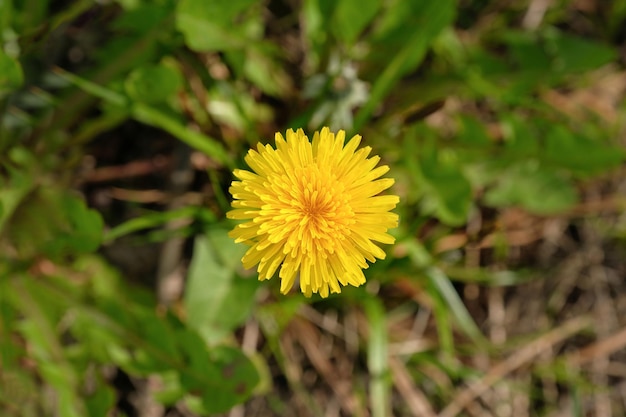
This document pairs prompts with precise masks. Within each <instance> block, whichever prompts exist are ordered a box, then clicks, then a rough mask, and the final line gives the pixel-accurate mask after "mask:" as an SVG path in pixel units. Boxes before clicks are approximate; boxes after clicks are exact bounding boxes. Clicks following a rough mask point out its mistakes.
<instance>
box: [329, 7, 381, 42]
mask: <svg viewBox="0 0 626 417" xmlns="http://www.w3.org/2000/svg"><path fill="white" fill-rule="evenodd" d="M380 7H381V0H339V1H338V2H337V5H336V6H335V10H334V14H333V17H332V20H331V28H332V31H333V33H334V34H335V36H337V38H338V39H340V40H342V41H344V42H346V43H348V44H351V43H353V42H354V41H355V40H356V39H357V37H358V36H359V34H360V33H361V32H362V31H363V29H365V27H366V26H367V25H368V24H369V23H370V22H371V21H372V19H374V17H375V16H376V14H377V12H378V10H379V9H380Z"/></svg>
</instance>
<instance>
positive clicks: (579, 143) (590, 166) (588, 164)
mask: <svg viewBox="0 0 626 417" xmlns="http://www.w3.org/2000/svg"><path fill="white" fill-rule="evenodd" d="M545 142H546V144H545V151H544V153H542V155H541V157H542V159H543V160H545V161H548V162H550V163H551V164H553V165H554V166H560V167H564V168H567V169H569V170H571V171H572V172H574V173H576V174H579V175H585V176H588V175H593V174H599V173H601V172H606V171H607V170H609V169H611V168H614V167H617V166H619V165H620V164H621V163H623V162H624V159H625V157H626V153H625V151H624V149H623V148H618V147H615V146H610V145H608V144H606V143H602V142H600V141H598V140H593V139H591V138H589V137H586V136H583V135H582V134H580V133H578V132H575V131H572V130H570V129H566V128H565V127H564V126H561V125H556V126H554V127H553V128H551V129H550V131H549V133H548V135H547V137H546V138H545Z"/></svg>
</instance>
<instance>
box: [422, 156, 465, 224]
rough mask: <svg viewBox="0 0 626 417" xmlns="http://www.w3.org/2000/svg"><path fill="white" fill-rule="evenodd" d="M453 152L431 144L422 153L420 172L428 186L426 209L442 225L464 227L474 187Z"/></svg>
mask: <svg viewBox="0 0 626 417" xmlns="http://www.w3.org/2000/svg"><path fill="white" fill-rule="evenodd" d="M459 165H460V164H459V160H458V158H457V157H456V154H455V153H454V152H453V151H452V150H446V151H439V150H437V149H436V148H435V147H434V145H432V144H430V145H429V146H425V147H424V148H423V149H422V154H421V156H420V170H421V175H422V178H423V180H424V182H425V186H426V190H425V191H426V192H425V194H424V209H425V211H426V212H428V213H432V214H434V215H435V216H437V218H439V219H440V220H441V221H442V222H443V223H446V224H449V225H451V226H456V225H460V224H463V223H464V222H465V221H466V220H467V215H468V213H469V209H470V206H471V203H472V187H471V184H470V182H469V180H468V179H467V178H466V176H465V175H464V174H463V172H462V171H461V168H460V166H459Z"/></svg>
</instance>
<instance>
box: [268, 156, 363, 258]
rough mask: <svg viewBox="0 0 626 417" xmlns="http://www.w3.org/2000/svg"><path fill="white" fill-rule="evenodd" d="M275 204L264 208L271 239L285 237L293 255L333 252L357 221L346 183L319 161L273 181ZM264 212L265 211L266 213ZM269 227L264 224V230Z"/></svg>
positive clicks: (323, 255)
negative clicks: (346, 189) (321, 168)
mask: <svg viewBox="0 0 626 417" xmlns="http://www.w3.org/2000/svg"><path fill="white" fill-rule="evenodd" d="M272 182H273V185H274V187H273V189H274V191H275V195H274V196H273V198H271V197H270V198H271V200H272V201H273V202H274V203H275V204H271V205H270V206H266V207H264V208H263V209H262V214H265V215H266V216H267V217H271V220H272V221H270V222H269V223H266V224H268V225H269V224H271V225H272V226H273V227H269V228H270V229H271V230H268V233H269V234H270V235H272V236H271V237H270V240H272V241H279V240H283V239H284V240H285V249H284V251H285V253H291V254H292V255H293V256H296V255H298V254H301V255H310V254H311V253H312V252H313V251H316V252H319V253H320V254H321V255H322V257H326V254H327V253H332V252H333V251H334V247H335V246H336V243H337V242H338V241H339V240H343V239H345V238H346V237H347V236H349V235H350V225H351V224H353V223H354V222H355V220H354V213H353V211H352V209H351V207H350V204H349V195H347V194H346V193H345V187H344V184H343V183H342V182H341V180H339V179H337V178H336V177H335V176H334V175H333V174H332V173H330V172H326V171H323V170H320V168H319V167H318V166H317V164H311V165H310V166H307V167H303V168H296V169H294V170H293V171H292V172H290V173H288V174H287V175H286V176H282V178H280V179H279V178H275V179H274V180H273V181H272ZM263 212H264V213H263ZM267 227H268V226H261V228H262V229H265V228H267Z"/></svg>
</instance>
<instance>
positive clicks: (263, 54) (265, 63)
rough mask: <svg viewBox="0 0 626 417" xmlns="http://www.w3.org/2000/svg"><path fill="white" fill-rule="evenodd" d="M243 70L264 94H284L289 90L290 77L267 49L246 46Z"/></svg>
mask: <svg viewBox="0 0 626 417" xmlns="http://www.w3.org/2000/svg"><path fill="white" fill-rule="evenodd" d="M243 71H244V74H245V76H246V78H248V79H249V80H250V81H252V82H253V83H254V84H255V85H256V86H257V87H259V88H260V89H261V90H262V91H263V92H264V93H266V94H269V95H272V96H284V95H286V94H288V93H289V91H290V90H291V79H290V78H289V76H288V75H287V73H286V72H285V71H284V70H283V66H282V65H281V64H280V63H279V62H277V61H276V60H275V58H274V57H273V56H271V54H270V53H269V51H263V50H261V49H260V48H248V50H247V51H246V59H245V62H244V65H243Z"/></svg>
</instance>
